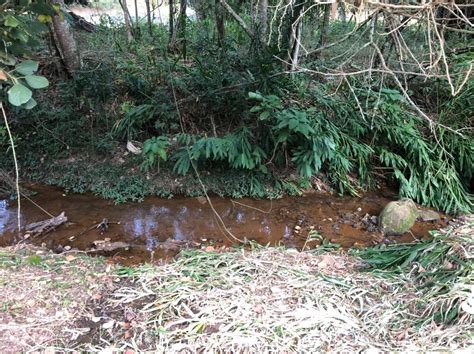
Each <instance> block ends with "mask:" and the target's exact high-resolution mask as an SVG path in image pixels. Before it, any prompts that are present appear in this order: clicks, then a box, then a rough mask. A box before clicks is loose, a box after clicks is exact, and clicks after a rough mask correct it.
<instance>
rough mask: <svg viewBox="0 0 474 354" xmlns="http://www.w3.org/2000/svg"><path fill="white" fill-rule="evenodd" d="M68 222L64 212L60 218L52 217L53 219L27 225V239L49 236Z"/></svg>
mask: <svg viewBox="0 0 474 354" xmlns="http://www.w3.org/2000/svg"><path fill="white" fill-rule="evenodd" d="M66 221H67V216H66V215H65V213H64V211H63V212H62V213H61V214H59V215H58V216H55V217H52V218H51V219H47V220H43V221H38V222H34V223H31V224H28V225H26V234H25V238H28V237H37V236H41V235H44V234H47V233H49V232H51V231H53V230H55V229H56V228H57V227H58V226H60V225H62V224H64V223H65V222H66Z"/></svg>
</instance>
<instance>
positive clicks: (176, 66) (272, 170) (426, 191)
mask: <svg viewBox="0 0 474 354" xmlns="http://www.w3.org/2000/svg"><path fill="white" fill-rule="evenodd" d="M102 21H103V22H102V24H101V25H99V26H98V30H97V32H96V33H94V34H89V33H88V34H84V33H78V36H79V42H80V47H81V48H82V50H83V51H84V53H85V55H84V58H83V61H84V68H83V70H81V71H79V72H78V73H77V74H76V75H75V77H74V79H72V80H69V81H63V80H59V81H58V80H56V79H55V78H54V77H50V81H51V83H52V85H51V89H50V91H49V92H47V93H43V94H42V95H40V96H39V97H38V102H40V104H39V105H38V108H36V109H35V110H33V111H31V112H25V111H16V110H14V109H11V111H10V112H9V114H10V115H12V116H14V117H15V119H14V122H13V123H14V130H15V136H16V142H17V145H18V150H19V156H20V162H21V164H22V166H23V168H22V171H23V172H24V175H26V176H29V177H31V178H32V179H34V180H36V181H42V182H47V183H53V184H57V185H59V186H62V187H65V188H67V189H69V190H71V191H75V192H85V191H92V192H94V193H96V194H98V195H100V196H102V197H105V198H112V199H114V200H116V201H117V202H123V201H126V200H136V201H139V200H142V199H143V198H144V197H145V196H146V195H149V194H158V195H163V196H171V195H173V194H175V193H181V192H183V191H184V194H187V195H195V194H199V193H198V192H197V189H198V188H197V187H196V184H197V182H196V181H195V178H196V176H195V172H194V168H193V165H194V167H195V168H196V169H197V170H198V171H200V175H201V178H203V179H207V180H209V181H210V180H211V179H212V178H213V177H212V176H215V180H216V181H215V183H217V184H218V185H215V186H213V185H212V183H214V182H210V183H211V184H207V182H206V186H207V187H206V188H207V189H208V190H209V191H213V192H215V193H217V194H219V195H231V196H233V197H235V196H254V197H265V196H266V197H268V196H277V195H281V193H283V192H284V191H285V189H286V190H290V191H293V192H295V193H297V192H299V190H300V188H299V186H298V185H304V186H305V187H311V185H310V184H309V183H308V181H310V180H311V179H312V178H314V177H315V176H316V175H317V176H321V175H322V176H324V178H325V180H327V181H328V182H329V183H330V184H331V186H332V187H333V189H334V190H335V191H336V192H338V193H350V194H352V195H358V194H360V193H361V192H363V191H365V190H367V189H371V188H373V187H374V186H376V185H377V184H379V183H378V182H376V181H377V180H378V181H380V179H381V178H382V179H385V180H387V181H388V183H394V184H395V185H396V186H398V188H399V194H400V196H401V197H409V198H412V199H414V200H416V201H417V202H419V203H420V204H424V205H429V206H433V207H435V208H437V209H440V210H443V211H447V212H452V213H463V212H469V211H472V209H473V197H472V194H470V192H469V188H470V187H471V186H472V180H473V173H474V146H473V144H472V143H471V140H472V131H470V130H468V129H463V128H465V127H469V126H470V125H472V116H473V111H472V107H473V105H472V94H473V92H474V86H473V85H472V80H471V81H470V82H468V84H467V85H466V88H465V90H464V91H463V92H462V93H461V94H459V95H458V96H456V97H450V95H449V92H448V91H449V90H448V85H447V84H446V83H445V82H441V81H439V80H437V79H433V80H432V81H430V82H427V83H425V84H424V86H423V87H424V88H423V89H420V91H419V92H414V93H413V95H414V97H416V99H417V100H418V101H421V100H422V99H425V101H426V102H427V103H429V104H430V105H432V106H433V108H432V109H431V112H432V113H433V115H435V116H436V117H438V119H439V121H440V122H441V123H443V124H444V125H445V126H446V127H447V128H445V127H442V126H437V127H436V128H435V129H434V130H432V129H431V127H429V126H428V125H427V124H426V121H424V120H422V119H420V118H419V115H418V114H417V112H415V111H414V110H413V109H412V107H411V106H410V105H409V104H408V103H407V102H406V100H405V98H404V97H403V95H402V94H401V93H400V92H399V91H397V90H395V89H394V88H393V85H392V84H391V83H390V81H389V80H385V81H384V80H382V79H381V78H379V77H376V76H374V78H373V81H372V82H368V81H361V80H357V79H355V78H351V79H348V80H347V81H341V82H336V81H337V80H326V81H324V80H323V81H317V80H314V78H313V77H311V76H310V75H306V74H305V75H303V74H294V75H292V76H288V75H283V74H282V72H281V71H282V70H281V69H282V68H281V65H280V64H279V63H278V62H275V60H274V58H273V56H272V55H273V54H274V53H273V52H272V50H273V49H272V48H268V50H266V51H258V53H253V52H252V51H249V49H248V48H251V47H252V45H251V43H250V42H249V39H248V38H246V37H245V36H242V33H240V32H239V30H238V28H237V27H233V26H232V25H231V24H229V28H228V29H229V32H228V33H227V35H226V40H225V42H224V43H222V44H221V46H219V45H217V43H216V41H215V38H214V37H213V35H212V31H210V28H209V27H208V26H209V24H206V23H200V22H196V23H194V22H191V23H190V24H189V26H190V27H189V38H188V49H187V50H188V58H189V59H188V60H186V61H183V60H182V58H181V57H180V56H179V55H175V54H170V53H168V52H167V50H166V48H167V30H166V28H164V27H163V26H160V25H156V26H153V36H152V37H149V35H148V34H147V33H148V32H147V31H145V30H144V31H142V36H141V37H140V39H138V40H136V41H134V42H133V43H132V44H130V45H128V44H127V43H126V37H125V35H124V31H123V28H122V27H121V25H120V24H118V23H115V22H114V21H113V20H112V19H110V18H103V19H102ZM335 26H336V27H337V24H335ZM336 27H335V28H336ZM150 43H152V44H153V45H150ZM334 50H337V48H335V49H334ZM91 53H93V54H92V55H91ZM469 55H470V54H469V53H467V54H463V55H459V56H456V57H455V58H453V59H452V60H453V63H452V65H453V70H458V69H456V68H460V69H459V70H461V69H462V68H464V69H465V67H466V65H468V64H469V62H470V60H471V59H472V58H470V57H469ZM97 58H100V60H98V59H97ZM321 60H322V59H321ZM323 64H324V63H323ZM314 65H316V64H314ZM464 69H463V70H464ZM460 72H462V70H461V71H460ZM430 80H431V79H430ZM172 87H173V88H174V89H175V93H176V96H177V97H176V98H177V104H178V107H179V109H180V115H178V114H177V111H176V107H175V102H174V96H173V91H172ZM453 129H461V130H460V131H459V132H460V134H458V133H456V132H453ZM3 136H4V132H3V129H2V128H0V146H1V148H2V150H4V151H6V150H7V148H8V145H7V143H6V140H5V139H4V138H3ZM127 141H134V142H138V143H137V145H138V146H140V142H143V143H144V145H143V153H142V156H139V157H136V158H130V157H127V156H125V155H126V154H127V153H123V151H122V150H121V148H120V146H125V145H126V143H127ZM120 154H122V156H117V155H120ZM112 159H113V160H115V159H119V160H120V159H123V160H125V161H126V162H125V166H126V167H120V168H116V167H114V166H110V167H107V166H106V165H107V164H108V163H110V161H111V160H112ZM0 160H1V161H0V162H1V163H2V166H5V167H6V168H9V167H10V166H11V159H10V157H9V154H2V156H1V157H0ZM85 160H89V165H88V166H87V165H86V164H85V163H84V161H85ZM78 161H82V162H80V163H79V162H78ZM61 163H63V164H64V167H62V168H61V169H62V171H63V172H62V173H63V176H59V175H58V174H54V173H53V175H51V176H48V171H50V170H58V168H59V167H58V165H60V164H61ZM46 166H52V167H51V169H48V168H46ZM138 167H140V168H138ZM137 168H138V169H137ZM41 169H43V171H40V170H41ZM110 171H112V172H110ZM130 171H132V173H130ZM223 171H225V172H226V173H227V175H229V176H234V175H235V178H234V177H229V178H230V182H226V181H223V182H222V183H223V184H222V185H220V184H219V183H221V181H222V180H221V179H220V177H219V176H222V175H224V174H223ZM295 171H296V172H297V174H298V175H299V178H300V181H299V182H297V183H296V184H292V185H288V184H285V181H284V180H285V178H286V177H284V178H283V179H282V178H281V175H286V176H288V175H291V174H294V172H295ZM160 175H161V176H162V177H160ZM108 178H110V180H107V179H108ZM160 179H164V180H166V181H169V185H168V186H165V185H164V183H162V182H160ZM173 180H178V181H180V183H181V182H182V183H189V186H183V185H181V186H178V187H177V185H179V183H178V182H176V183H175V182H173ZM218 180H219V182H217V181H218ZM282 186H287V187H288V188H283V187H282ZM201 193H202V191H201Z"/></svg>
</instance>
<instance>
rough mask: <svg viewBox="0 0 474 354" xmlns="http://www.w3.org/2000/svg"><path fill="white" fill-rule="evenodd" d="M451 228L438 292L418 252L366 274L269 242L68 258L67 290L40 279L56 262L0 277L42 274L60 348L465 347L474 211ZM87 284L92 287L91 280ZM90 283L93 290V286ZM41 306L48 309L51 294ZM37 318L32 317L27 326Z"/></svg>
mask: <svg viewBox="0 0 474 354" xmlns="http://www.w3.org/2000/svg"><path fill="white" fill-rule="evenodd" d="M449 235H450V237H449V240H446V242H451V246H452V247H451V246H450V248H449V249H450V252H451V251H452V252H459V255H460V257H461V256H462V257H463V258H462V259H463V260H465V261H466V260H467V262H466V263H465V267H466V268H463V269H464V271H463V273H462V274H463V276H462V277H456V278H450V280H449V281H446V282H445V286H444V287H443V289H442V290H440V289H441V288H439V287H438V288H437V286H439V282H438V281H436V282H435V284H433V286H431V285H430V286H425V287H423V285H426V284H428V283H423V284H422V283H421V282H420V281H419V279H420V278H419V273H420V268H419V267H418V268H416V267H413V266H414V265H416V264H415V263H416V260H415V263H413V264H410V265H409V267H408V271H406V272H394V271H388V270H387V271H384V272H377V273H371V272H364V271H361V265H362V261H361V260H360V259H359V258H356V257H353V256H349V255H347V254H343V253H334V252H330V253H328V252H324V251H321V252H319V254H318V253H306V252H305V253H298V252H296V251H291V250H282V249H277V248H256V249H255V250H253V251H243V250H235V251H232V252H227V253H216V252H211V253H206V252H201V251H188V252H186V253H184V254H183V255H182V256H181V257H180V259H178V260H177V261H176V262H173V263H170V264H166V265H160V266H142V267H137V268H114V270H113V271H112V272H109V273H107V272H105V270H106V265H105V264H101V265H100V264H99V265H98V266H99V270H98V272H95V271H94V270H93V269H92V268H91V266H87V263H86V264H85V265H86V268H80V267H81V265H82V262H83V260H82V258H78V259H76V260H74V262H76V263H77V264H76V263H74V264H73V263H71V264H65V266H66V269H69V270H66V272H72V269H76V268H75V267H76V266H77V267H79V268H77V269H78V271H77V272H76V271H75V273H74V274H71V281H73V280H74V279H75V278H76V276H78V277H79V279H82V280H83V281H82V280H81V281H80V282H79V283H78V285H77V286H76V288H75V291H74V290H71V292H69V290H65V292H63V290H61V292H59V291H57V290H54V289H52V288H51V282H46V283H45V282H44V280H43V283H37V282H38V279H50V278H49V277H51V274H55V271H54V272H53V271H51V270H50V271H49V273H48V271H47V269H41V271H40V272H39V273H38V270H37V269H32V268H31V267H32V266H28V265H24V266H15V267H16V268H15V267H13V268H11V267H10V268H5V269H3V268H0V269H1V271H2V273H0V274H2V276H5V273H8V274H6V276H7V278H6V279H3V280H2V286H3V287H4V291H2V292H3V293H5V290H6V291H7V292H8V291H9V290H11V289H12V288H11V285H8V283H9V282H13V283H15V282H18V281H20V283H19V284H23V285H22V286H26V284H27V283H28V282H30V281H31V282H33V284H38V285H35V286H32V288H33V289H35V290H34V291H35V292H36V294H42V295H43V296H48V297H49V296H51V297H53V299H56V300H54V303H52V307H53V308H55V309H56V311H57V309H58V308H59V309H60V310H61V311H62V312H64V313H68V314H69V315H68V316H64V317H62V319H61V320H59V319H58V316H55V315H54V312H51V313H49V314H48V315H47V316H46V317H45V318H46V319H52V320H53V321H56V325H54V326H52V327H51V331H52V333H50V336H52V335H53V334H54V336H55V337H56V338H53V339H61V340H59V341H56V342H55V343H54V344H55V345H56V348H69V349H72V348H76V349H78V348H80V349H85V350H94V351H96V350H108V351H113V350H115V351H119V350H127V349H131V350H145V349H148V350H157V351H159V352H168V351H169V352H176V351H185V352H188V351H189V352H195V351H225V352H234V351H236V352H270V351H276V352H288V351H323V350H324V351H326V350H337V351H350V352H352V351H358V350H366V349H378V350H454V349H461V348H464V349H468V348H469V347H470V346H471V349H472V345H473V343H472V340H473V337H472V329H473V328H474V289H473V282H472V281H473V277H474V275H473V272H472V259H473V257H474V248H472V247H471V246H472V242H473V238H474V223H473V221H472V220H468V221H467V222H466V223H465V224H464V225H462V226H460V227H458V228H457V229H456V230H454V231H451V232H450V234H449ZM456 240H459V241H456ZM466 240H467V243H466ZM443 242H444V241H443ZM56 258H57V257H56ZM56 258H55V259H56ZM55 262H57V260H56V261H55ZM86 262H91V260H90V259H89V260H88V261H87V260H86ZM96 263H97V262H96ZM96 263H94V264H96ZM22 264H23V263H22ZM446 266H448V265H446ZM451 266H452V267H456V266H457V265H456V264H451ZM469 267H470V268H469ZM415 268H416V269H418V270H417V271H414V270H411V269H415ZM8 269H12V270H13V271H9V270H8ZM425 271H426V272H427V273H429V272H430V269H426V270H425ZM29 272H31V274H29ZM60 272H61V274H64V273H63V270H61V271H60ZM27 273H28V274H27ZM48 274H49V275H48ZM459 274H460V273H459ZM17 277H18V278H19V279H17ZM23 277H25V279H24V280H22V279H23ZM88 277H92V278H88ZM117 277H118V279H116V278H117ZM51 279H53V282H54V281H55V280H54V278H51ZM113 279H115V281H114V282H113V281H112V280H113ZM433 279H434V278H432V280H433ZM107 283H108V285H104V284H107ZM5 284H6V285H5ZM91 284H94V285H95V286H97V288H96V289H89V288H88V286H89V285H91ZM428 285H429V284H428ZM5 286H6V287H7V288H5ZM68 289H71V288H68ZM430 289H437V290H436V291H430ZM13 291H16V292H17V293H18V294H16V295H15V296H10V301H16V303H17V304H18V306H24V304H25V300H21V298H20V296H23V297H24V295H22V294H21V293H22V291H18V289H16V290H13ZM98 292H99V293H100V296H97V295H94V294H97V293H98ZM59 293H62V294H63V295H61V296H65V295H68V296H72V297H73V298H75V300H76V302H77V303H78V304H79V303H80V304H81V305H78V306H76V307H73V308H74V309H75V310H69V307H67V306H64V304H63V303H62V302H61V300H60V298H58V297H57V296H58V294H59ZM28 297H29V298H31V297H32V294H31V293H30V295H28ZM36 306H37V307H38V305H36ZM39 307H40V308H44V307H47V302H44V303H40V304H39ZM440 309H441V310H443V311H441V312H442V313H452V312H450V311H451V310H455V311H456V312H455V315H454V316H453V317H452V318H450V319H449V321H446V320H445V319H444V320H443V319H440V320H436V316H435V315H436V313H438V312H439V310H440ZM29 311H31V310H29ZM10 312H11V310H7V311H6V313H10ZM25 314H28V310H26V311H25ZM19 318H20V319H21V318H23V317H21V316H20V317H19ZM43 322H44V321H43ZM43 322H40V318H39V317H38V316H36V317H33V320H32V321H31V323H32V324H33V325H34V326H35V327H33V328H34V330H33V333H34V332H35V331H36V330H37V329H38V326H39V325H41V326H43V324H41V323H43ZM3 323H5V322H3ZM24 323H27V324H28V323H29V322H28V320H27V319H23V320H22V321H19V320H15V321H14V323H13V325H12V326H10V327H7V328H5V327H2V328H3V329H4V332H3V334H0V342H2V344H3V341H4V340H5V338H7V339H8V338H9V337H8V336H10V337H12V338H15V337H16V339H17V340H21V339H22V338H26V337H23V336H26V333H27V332H28V334H29V335H30V336H31V335H32V332H31V331H27V330H26V329H22V328H21V326H23V325H24ZM15 326H18V327H19V328H15ZM46 326H47V325H46ZM68 328H69V329H68ZM65 332H66V333H65ZM2 336H3V337H2ZM17 336H20V337H17ZM61 336H62V337H61ZM30 339H31V340H30V342H28V343H27V342H26V341H25V344H24V346H23V347H21V346H18V348H19V349H22V348H23V350H24V349H25V348H30V346H31V345H32V344H31V343H32V341H33V342H34V339H35V338H30ZM53 342H54V341H53V340H52V341H51V342H48V341H45V342H41V343H38V345H37V346H36V347H39V346H43V347H44V346H45V345H49V344H48V343H53ZM468 350H469V349H468Z"/></svg>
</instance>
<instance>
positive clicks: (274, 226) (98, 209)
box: [0, 186, 448, 265]
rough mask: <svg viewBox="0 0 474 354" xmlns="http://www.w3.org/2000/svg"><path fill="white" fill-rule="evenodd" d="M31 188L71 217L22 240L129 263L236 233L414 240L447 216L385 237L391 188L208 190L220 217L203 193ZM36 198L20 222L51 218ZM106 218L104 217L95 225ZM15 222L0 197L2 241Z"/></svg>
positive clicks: (233, 238) (266, 238) (215, 245)
mask: <svg viewBox="0 0 474 354" xmlns="http://www.w3.org/2000/svg"><path fill="white" fill-rule="evenodd" d="M29 190H31V191H33V192H34V196H32V197H31V200H32V201H34V203H35V204H37V205H39V206H41V207H42V208H43V209H44V210H46V211H48V212H49V213H50V214H52V215H54V216H57V215H59V214H60V213H61V212H62V211H64V212H65V214H66V216H67V217H68V222H67V223H65V224H63V225H61V226H59V227H58V228H57V229H56V230H54V231H52V232H50V233H47V234H44V235H40V236H35V237H33V236H32V237H29V238H27V239H26V240H24V242H27V243H32V244H35V245H43V246H46V247H48V248H50V249H52V250H54V251H56V252H63V251H65V250H66V251H67V250H74V249H78V250H84V251H88V252H91V254H101V255H105V256H107V257H110V258H111V259H112V260H113V261H115V262H119V263H122V264H126V265H131V264H139V263H142V262H146V261H150V260H151V261H156V260H168V259H171V258H173V257H174V256H176V255H177V254H178V253H179V251H180V250H181V249H183V248H204V249H207V250H216V251H219V250H225V249H226V248H228V247H231V246H233V245H236V244H238V243H239V241H238V240H241V241H255V242H257V243H259V244H262V245H267V244H270V245H284V246H286V247H292V248H297V249H300V250H301V249H302V248H303V247H304V248H305V249H308V248H314V247H318V246H319V245H320V244H321V242H322V240H328V241H329V242H332V243H337V244H340V245H341V246H342V247H344V248H348V247H367V246H372V245H375V244H378V243H381V242H412V241H414V240H415V239H420V238H424V237H428V236H429V230H432V229H437V228H440V227H443V226H445V225H446V223H447V221H448V218H447V217H446V216H444V215H442V217H441V219H440V220H438V221H433V222H419V221H417V222H416V224H415V226H414V227H413V228H412V230H411V233H407V234H404V235H402V236H393V237H389V238H384V237H383V235H382V234H381V233H380V231H379V230H378V228H377V225H376V222H377V221H376V218H375V217H374V216H377V215H378V214H379V213H380V211H381V210H382V209H383V207H384V206H385V204H386V203H388V202H389V201H392V200H396V199H397V196H396V194H395V193H392V192H390V191H378V192H377V193H375V192H374V193H367V194H365V195H363V196H362V197H360V198H354V197H339V196H335V195H329V194H319V193H311V194H306V195H304V196H299V197H289V196H288V197H284V198H281V199H277V200H273V201H271V200H255V199H246V198H243V199H238V200H232V199H227V198H219V197H211V201H212V206H213V207H214V209H215V211H216V212H217V213H218V214H219V215H220V218H221V221H220V220H218V218H217V217H216V214H215V212H214V211H213V210H212V208H211V207H210V205H209V203H208V202H207V200H206V199H205V198H203V197H199V198H184V197H176V198H173V199H162V198H158V197H149V198H147V199H145V201H144V202H143V203H126V204H120V205H115V204H114V203H113V202H112V201H108V200H103V199H100V198H98V197H96V196H93V195H91V194H81V195H79V194H66V193H65V192H64V191H62V190H61V189H59V188H55V187H48V186H33V187H29ZM34 203H32V202H31V201H29V200H27V199H24V198H23V199H22V224H23V225H27V224H29V223H32V222H36V221H41V220H45V219H48V218H49V216H48V215H47V214H46V213H45V212H44V211H42V210H41V209H40V208H39V207H38V206H36V205H35V204H34ZM104 219H106V220H105V221H106V222H105V223H103V224H102V225H101V226H102V227H100V226H99V227H98V224H100V223H101V222H102V221H104ZM104 224H106V225H104ZM16 225H17V209H16V201H9V200H1V199H0V236H1V237H0V246H7V245H12V244H15V243H17V242H19V241H21V240H22V239H23V238H22V237H21V238H20V237H19V236H18V233H17V231H16ZM223 225H225V227H226V228H227V230H228V231H229V232H226V231H225V230H224V226H223Z"/></svg>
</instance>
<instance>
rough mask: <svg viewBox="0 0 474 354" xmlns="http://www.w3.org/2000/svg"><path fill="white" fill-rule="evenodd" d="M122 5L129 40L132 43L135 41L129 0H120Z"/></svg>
mask: <svg viewBox="0 0 474 354" xmlns="http://www.w3.org/2000/svg"><path fill="white" fill-rule="evenodd" d="M119 3H120V6H121V7H122V11H123V19H124V22H125V31H126V32H127V42H128V44H130V43H131V42H132V41H133V33H132V24H131V17H130V12H129V11H128V7H127V0H119Z"/></svg>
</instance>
